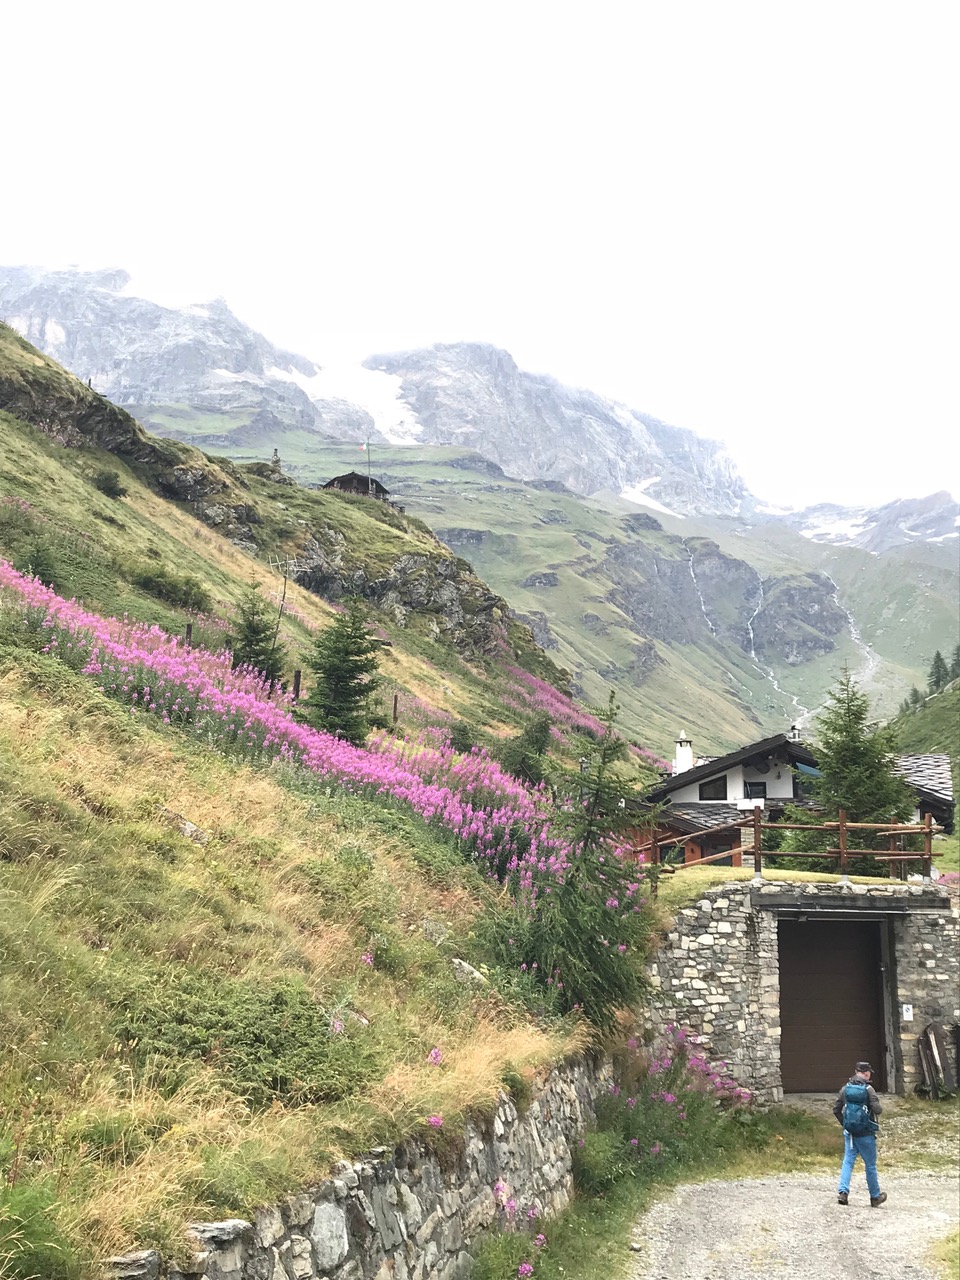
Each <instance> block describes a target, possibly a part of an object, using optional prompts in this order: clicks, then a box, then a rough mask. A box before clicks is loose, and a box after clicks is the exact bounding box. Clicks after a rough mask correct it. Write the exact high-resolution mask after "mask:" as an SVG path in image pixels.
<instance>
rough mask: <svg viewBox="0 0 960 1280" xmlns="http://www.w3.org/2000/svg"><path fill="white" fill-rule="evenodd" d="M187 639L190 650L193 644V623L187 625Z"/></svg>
mask: <svg viewBox="0 0 960 1280" xmlns="http://www.w3.org/2000/svg"><path fill="white" fill-rule="evenodd" d="M185 638H186V641H187V648H188V649H189V648H190V646H191V645H192V644H193V623H192V622H188V623H187V630H186V636H185Z"/></svg>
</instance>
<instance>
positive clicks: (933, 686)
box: [927, 649, 950, 693]
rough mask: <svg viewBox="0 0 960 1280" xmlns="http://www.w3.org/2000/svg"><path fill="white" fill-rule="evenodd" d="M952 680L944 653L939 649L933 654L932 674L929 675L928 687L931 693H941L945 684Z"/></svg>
mask: <svg viewBox="0 0 960 1280" xmlns="http://www.w3.org/2000/svg"><path fill="white" fill-rule="evenodd" d="M949 681H950V670H949V668H948V667H947V664H946V662H945V661H944V658H943V654H942V653H941V652H940V650H939V649H938V650H937V652H936V653H935V654H934V655H933V661H932V662H931V663H930V674H929V676H928V677H927V688H928V689H929V690H930V692H931V693H939V692H940V690H941V689H942V688H943V687H944V685H946V684H948V683H949Z"/></svg>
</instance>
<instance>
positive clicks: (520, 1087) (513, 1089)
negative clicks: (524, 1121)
mask: <svg viewBox="0 0 960 1280" xmlns="http://www.w3.org/2000/svg"><path fill="white" fill-rule="evenodd" d="M500 1079H501V1080H502V1081H503V1085H504V1088H505V1089H507V1090H508V1091H509V1093H510V1097H511V1098H512V1099H513V1105H514V1106H515V1107H516V1108H517V1111H518V1112H519V1113H520V1115H522V1116H523V1115H526V1113H527V1112H528V1111H529V1109H530V1103H531V1102H532V1101H533V1086H532V1085H531V1083H530V1081H529V1080H527V1078H526V1077H525V1076H522V1075H521V1074H520V1072H519V1071H518V1070H517V1069H516V1067H515V1066H514V1065H513V1064H512V1063H510V1062H508V1063H507V1065H506V1066H505V1067H504V1069H503V1070H502V1071H501V1073H500Z"/></svg>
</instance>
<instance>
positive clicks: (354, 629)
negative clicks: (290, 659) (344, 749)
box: [300, 600, 380, 746]
mask: <svg viewBox="0 0 960 1280" xmlns="http://www.w3.org/2000/svg"><path fill="white" fill-rule="evenodd" d="M379 652H380V641H379V640H378V639H377V638H376V636H374V635H371V634H370V632H369V630H368V629H367V620H366V615H365V613H364V609H363V605H362V604H361V603H360V601H359V600H350V601H349V602H348V604H347V607H346V609H345V610H344V612H343V613H342V614H340V615H339V617H338V618H337V619H336V621H335V622H333V623H332V625H331V626H329V627H326V628H325V629H324V630H323V631H321V632H320V634H319V635H318V636H317V639H316V643H315V645H314V649H313V653H312V654H311V656H310V658H309V659H308V660H307V665H308V666H309V667H310V670H311V671H312V672H313V674H314V677H315V680H314V685H313V688H312V689H311V691H310V694H309V696H308V697H307V698H306V699H305V700H304V701H303V702H301V704H300V716H301V718H302V719H303V720H304V721H306V723H307V724H311V725H313V727H314V728H315V729H322V730H323V731H324V732H325V733H334V734H337V736H338V737H341V738H345V739H346V740H347V741H348V742H352V743H354V745H356V746H360V744H361V743H362V742H363V740H364V738H365V737H366V736H367V734H368V732H369V731H370V715H371V713H370V703H369V700H370V695H371V693H373V691H374V690H375V689H376V688H377V687H378V685H379V684H380V680H379V679H378V677H377V674H376V672H377V655H378V654H379Z"/></svg>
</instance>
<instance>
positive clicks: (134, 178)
mask: <svg viewBox="0 0 960 1280" xmlns="http://www.w3.org/2000/svg"><path fill="white" fill-rule="evenodd" d="M958 35H960V5H958V4H957V3H956V0H947V2H944V3H938V2H937V0H921V3H918V4H910V5H908V4H906V3H899V4H889V3H884V2H883V0H880V2H879V3H878V2H877V0H871V2H869V3H866V2H865V3H849V2H845V0H829V2H828V3H822V2H818V0H813V2H810V0H804V2H803V3H799V2H794V3H792V4H791V3H786V2H784V3H781V2H779V0H757V2H755V3H738V2H737V0H726V2H725V3H717V2H716V0H705V2H703V3H697V2H695V0H694V2H690V3H682V2H675V3H670V2H669V0H623V2H622V3H616V4H612V3H604V2H603V0H591V2H590V3H586V0H581V3H579V4H576V5H573V4H565V3H562V0H561V2H559V3H558V2H557V0H549V2H545V3H540V2H539V0H511V2H507V3H504V2H502V0H484V3H472V4H465V3H459V2H458V0H442V2H441V3H428V2H426V0H391V2H373V3H363V2H362V0H337V2H336V3H332V2H330V0H313V2H312V3H306V2H303V3H290V2H289V0H272V2H271V3H269V4H266V5H262V4H256V5H254V4H252V3H244V2H243V0H240V2H239V3H237V2H236V0H233V2H231V3H222V2H221V0H190V3H184V2H183V0H165V2H164V3H162V4H153V3H146V2H143V3H131V2H130V0H123V2H122V3H108V2H107V0H85V2H83V3H69V4H67V3H64V2H63V0H54V2H53V3H47V4H44V5H18V6H8V10H7V12H5V15H4V19H3V31H2V35H0V39H2V41H3V44H4V46H5V53H4V58H3V62H4V74H3V100H4V112H3V125H2V148H0V162H2V175H3V176H2V180H0V185H2V196H0V261H3V262H4V263H37V264H41V265H63V264H66V263H78V264H80V265H82V266H114V265H115V266H124V267H126V268H127V269H128V270H129V271H131V272H132V273H133V275H134V283H135V286H136V290H137V291H138V292H142V293H145V294H147V295H148V296H154V297H156V298H157V299H158V300H160V301H171V302H188V301H203V300H206V299H208V298H210V297H213V296H217V295H222V296H224V297H225V298H226V299H227V301H228V302H229V303H230V305H231V306H232V307H233V309H234V310H235V311H236V312H237V313H238V314H239V315H240V316H241V317H242V318H243V319H245V320H247V321H248V322H249V323H251V324H253V325H254V326H256V327H257V328H259V329H261V330H262V331H263V332H264V333H266V334H267V336H268V337H269V338H271V339H272V340H273V341H274V342H277V343H280V344H283V345H286V346H288V347H291V348H293V349H294V350H298V351H301V352H303V353H304V354H306V355H309V356H312V357H314V358H315V359H319V360H321V361H323V360H325V359H327V360H330V359H332V358H339V357H341V356H344V355H356V356H357V357H358V358H362V357H363V356H364V355H367V354H370V353H371V352H372V351H374V350H385V349H397V348H401V347H408V346H414V345H423V344H429V343H432V342H436V341H453V340H458V339H477V340H484V341H490V342H495V343H498V344H500V345H502V346H504V347H506V348H507V349H508V350H510V351H511V352H512V353H513V355H514V356H515V358H516V359H517V361H518V363H520V364H521V366H523V367H526V368H529V369H533V370H536V371H538V372H546V373H552V374H555V375H556V376H557V377H559V378H560V379H562V380H563V381H566V382H571V383H578V384H581V385H584V386H588V387H591V388H592V389H594V390H596V391H600V392H603V393H606V394H609V395H613V396H616V397H619V398H621V399H623V400H625V401H626V402H627V403H629V404H630V405H631V406H633V407H635V408H639V409H643V410H646V411H647V412H650V413H653V414H656V415H658V416H659V417H662V418H664V419H666V420H667V421H669V422H673V423H675V424H677V425H679V426H686V427H691V428H693V429H694V430H696V431H698V432H700V433H701V434H704V435H710V436H714V437H716V438H719V439H722V440H725V441H726V442H727V444H728V446H729V448H730V451H731V452H732V453H733V455H734V457H735V458H736V460H737V462H738V464H739V467H740V469H741V472H742V473H743V475H744V477H745V479H746V480H747V482H748V484H749V485H750V486H751V488H752V489H753V490H754V491H755V492H757V493H758V494H760V495H761V496H763V497H766V498H768V499H770V500H774V501H777V500H779V501H783V502H786V503H792V504H796V505H800V504H806V503H811V502H816V501H839V502H848V503H849V502H866V501H869V502H874V501H881V500H882V501H886V500H889V499H892V498H894V497H897V496H908V495H919V494H925V493H929V492H931V491H932V490H934V489H939V488H944V487H947V488H951V489H953V490H954V491H955V492H956V491H957V490H958V489H960V485H958V483H957V475H958V470H960V460H958V447H957V444H956V441H955V437H956V436H957V435H958V434H960V433H958V431H957V427H958V421H957V416H958V415H957V408H958V405H957V354H958V350H960V325H958V319H957V316H958V298H960V250H958V234H957V228H958V226H960V209H958V200H957V190H958V164H957V159H958V146H957V121H958V120H960V91H958V83H960V80H958V77H957V74H956V67H957V63H958V55H960V40H958Z"/></svg>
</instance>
